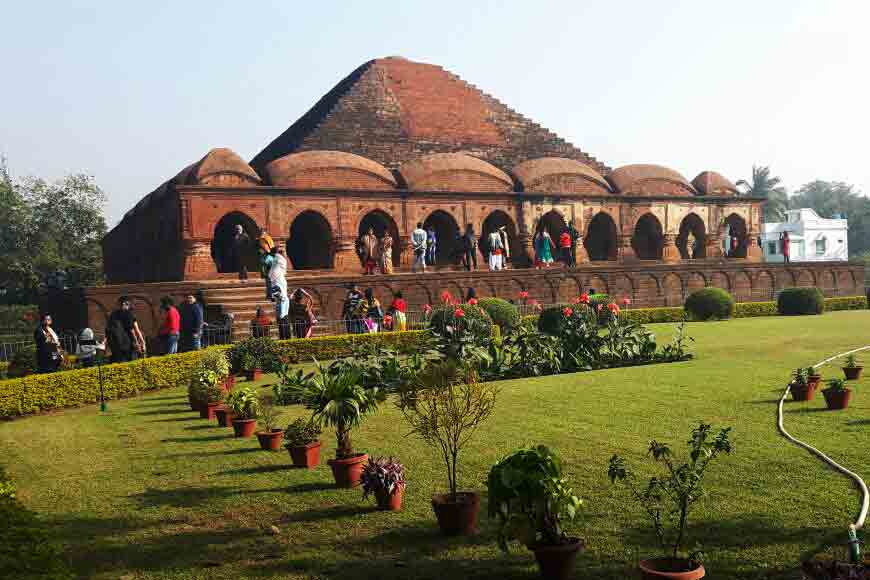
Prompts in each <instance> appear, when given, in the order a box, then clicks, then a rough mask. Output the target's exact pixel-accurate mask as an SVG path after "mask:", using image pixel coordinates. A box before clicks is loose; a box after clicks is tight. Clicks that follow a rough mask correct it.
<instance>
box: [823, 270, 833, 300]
mask: <svg viewBox="0 0 870 580" xmlns="http://www.w3.org/2000/svg"><path fill="white" fill-rule="evenodd" d="M819 288H821V290H822V292H823V293H824V294H825V296H836V292H835V291H836V289H837V281H836V277H835V276H834V273H833V272H831V271H830V270H825V271H823V272H820V273H819Z"/></svg>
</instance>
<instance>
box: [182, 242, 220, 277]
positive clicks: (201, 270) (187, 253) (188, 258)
mask: <svg viewBox="0 0 870 580" xmlns="http://www.w3.org/2000/svg"><path fill="white" fill-rule="evenodd" d="M182 255H183V261H184V268H183V270H182V272H183V279H184V280H199V279H202V278H204V277H209V275H211V274H217V266H215V263H214V260H213V259H212V257H211V244H210V243H209V242H203V241H194V240H184V241H182Z"/></svg>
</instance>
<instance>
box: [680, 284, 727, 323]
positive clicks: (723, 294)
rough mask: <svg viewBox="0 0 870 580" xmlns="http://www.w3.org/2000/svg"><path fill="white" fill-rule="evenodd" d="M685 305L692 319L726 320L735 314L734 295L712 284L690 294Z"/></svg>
mask: <svg viewBox="0 0 870 580" xmlns="http://www.w3.org/2000/svg"><path fill="white" fill-rule="evenodd" d="M683 307H684V308H685V309H686V312H688V313H689V315H690V317H691V319H692V320H724V319H726V318H731V317H732V316H734V297H733V296H731V294H729V293H728V292H727V291H726V290H723V289H722V288H715V287H713V286H710V287H707V288H702V289H701V290H696V291H694V292H692V293H691V294H689V297H688V298H686V303H685V304H684V305H683Z"/></svg>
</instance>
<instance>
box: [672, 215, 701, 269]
mask: <svg viewBox="0 0 870 580" xmlns="http://www.w3.org/2000/svg"><path fill="white" fill-rule="evenodd" d="M706 231H707V228H706V227H705V225H704V220H702V219H701V217H700V216H699V215H698V214H696V213H694V212H693V213H690V214H689V215H687V216H686V217H684V218H683V221H681V222H680V233H679V234H678V235H677V249H679V250H680V257H681V258H682V259H684V260H698V259H702V258H706V257H707V234H706ZM689 233H691V234H692V237H694V238H695V243H694V244H693V247H692V248H689V247H688V245H687V243H686V242H687V241H688V238H689ZM689 250H692V251H691V252H690V251H689Z"/></svg>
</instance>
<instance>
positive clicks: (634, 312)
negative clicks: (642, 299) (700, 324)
mask: <svg viewBox="0 0 870 580" xmlns="http://www.w3.org/2000/svg"><path fill="white" fill-rule="evenodd" d="M685 316H686V311H685V310H684V309H683V307H682V306H673V307H665V308H633V309H631V310H623V311H622V312H620V313H619V317H620V318H624V319H626V320H630V321H632V322H636V323H637V324H656V323H661V322H682V320H683V319H684V318H685Z"/></svg>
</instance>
